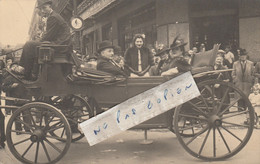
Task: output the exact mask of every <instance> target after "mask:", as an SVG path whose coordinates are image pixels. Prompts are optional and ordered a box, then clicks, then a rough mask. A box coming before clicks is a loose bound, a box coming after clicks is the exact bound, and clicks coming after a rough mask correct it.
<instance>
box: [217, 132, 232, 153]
mask: <svg viewBox="0 0 260 164" xmlns="http://www.w3.org/2000/svg"><path fill="white" fill-rule="evenodd" d="M217 129H218V132H219V134H220V136H221V138H222V140H223V142H224V143H225V145H226V148H227V149H228V152H229V153H231V151H230V148H229V146H228V144H227V142H226V140H225V138H224V136H223V134H222V133H221V131H220V129H219V127H217Z"/></svg>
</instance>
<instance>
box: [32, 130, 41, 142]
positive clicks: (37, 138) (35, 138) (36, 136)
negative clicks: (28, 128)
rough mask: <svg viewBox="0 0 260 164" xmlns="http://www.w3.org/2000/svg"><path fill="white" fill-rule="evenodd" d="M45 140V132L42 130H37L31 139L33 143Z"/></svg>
mask: <svg viewBox="0 0 260 164" xmlns="http://www.w3.org/2000/svg"><path fill="white" fill-rule="evenodd" d="M43 138H44V132H43V130H41V129H36V130H35V131H34V132H33V134H32V135H31V137H30V139H31V141H32V142H37V141H42V140H43Z"/></svg>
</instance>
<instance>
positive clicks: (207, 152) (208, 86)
mask: <svg viewBox="0 0 260 164" xmlns="http://www.w3.org/2000/svg"><path fill="white" fill-rule="evenodd" d="M57 47H58V46H54V45H43V46H41V47H40V48H39V52H38V53H39V54H38V55H39V58H38V63H39V65H40V68H39V75H38V79H37V80H36V81H34V82H29V81H24V80H22V79H20V78H18V77H17V76H16V75H14V74H13V73H12V72H10V71H8V72H9V74H10V75H12V76H13V77H14V78H16V79H17V80H18V81H19V82H20V83H21V84H22V85H23V86H24V87H25V88H26V89H27V90H28V91H29V93H30V95H31V96H32V97H33V99H30V100H27V99H18V98H5V99H6V100H12V101H16V102H17V101H20V102H24V104H25V105H23V106H21V107H16V106H1V107H2V108H12V109H16V110H15V112H14V113H13V115H12V116H11V118H10V120H9V122H8V125H7V130H6V138H7V144H8V147H9V149H10V151H11V153H12V154H13V155H14V156H15V157H16V158H17V159H18V160H19V161H21V162H23V163H56V162H57V161H59V160H60V159H61V158H62V157H63V156H64V155H65V154H66V152H67V151H68V149H69V147H70V144H71V141H77V140H79V139H81V138H82V137H84V134H83V133H82V131H81V130H80V128H79V123H82V122H83V121H85V120H88V119H90V118H91V117H93V116H95V115H96V113H97V112H96V110H95V108H97V106H93V105H90V101H89V100H90V99H92V100H95V101H96V102H97V104H98V106H99V107H100V108H102V109H108V108H110V107H112V106H115V105H117V104H119V103H121V102H123V101H125V100H127V99H129V98H131V97H133V96H135V95H137V94H139V93H142V92H144V91H146V90H148V89H150V88H153V87H155V86H158V85H160V84H162V83H164V82H166V81H168V80H169V79H170V78H173V77H168V76H167V77H161V76H158V77H156V76H154V77H135V78H131V77H129V78H125V77H114V76H111V75H109V74H107V73H105V72H101V71H97V70H91V69H85V68H81V67H80V66H79V64H78V62H77V59H76V58H75V56H73V54H72V58H71V56H67V55H64V54H58V53H56V52H55V49H56V48H57ZM215 50H216V49H215ZM215 50H214V51H212V52H213V53H212V54H214V52H215ZM73 59H74V60H73ZM194 60H195V59H194ZM196 60H198V59H196ZM72 64H76V69H75V71H74V72H73V73H71V74H66V73H65V72H64V66H65V67H66V66H70V65H72ZM226 71H230V70H219V71H213V70H210V69H209V67H204V68H199V69H193V70H192V74H193V78H194V79H195V81H196V83H197V86H198V88H199V91H200V93H201V95H200V96H199V97H196V98H194V99H192V100H190V101H188V102H186V103H184V104H182V105H180V106H178V107H176V108H174V109H171V110H169V111H167V112H165V113H163V114H161V115H159V116H157V117H155V118H152V119H151V120H148V121H146V122H144V123H142V124H140V125H138V126H136V127H134V129H136V128H141V129H154V128H168V129H169V130H171V131H172V132H174V133H175V134H176V136H177V138H178V140H179V142H180V144H181V145H182V146H183V147H184V149H185V150H186V151H187V152H188V153H190V154H191V155H193V156H194V157H197V158H201V159H204V160H222V159H225V158H229V157H231V156H233V155H235V154H236V153H238V152H239V151H240V150H241V149H242V148H243V147H244V146H245V145H246V144H247V142H248V140H249V139H250V136H251V134H252V131H253V127H254V109H253V107H252V105H251V103H250V101H249V100H248V98H247V97H246V96H245V95H244V94H243V93H242V92H241V91H240V90H239V89H238V88H236V87H234V85H232V84H231V83H227V82H223V81H220V80H218V77H220V76H219V75H220V74H221V73H223V72H226ZM2 98H3V97H2ZM241 99H243V100H244V101H245V102H246V104H247V108H246V109H244V108H240V107H238V106H237V102H238V101H239V100H241ZM246 120H249V121H248V124H246V125H245V124H244V121H246ZM16 123H19V124H22V125H23V127H24V129H23V130H16V129H15V124H16ZM25 129H26V130H25ZM17 133H19V134H20V135H19V136H17Z"/></svg>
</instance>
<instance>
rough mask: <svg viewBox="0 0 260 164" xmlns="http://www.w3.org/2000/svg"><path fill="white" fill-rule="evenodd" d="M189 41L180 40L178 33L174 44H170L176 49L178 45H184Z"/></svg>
mask: <svg viewBox="0 0 260 164" xmlns="http://www.w3.org/2000/svg"><path fill="white" fill-rule="evenodd" d="M186 44H187V43H184V42H183V40H180V39H179V35H177V36H176V37H175V38H174V40H173V42H172V44H171V45H170V48H171V49H172V50H173V49H176V48H178V47H184V46H185V45H186Z"/></svg>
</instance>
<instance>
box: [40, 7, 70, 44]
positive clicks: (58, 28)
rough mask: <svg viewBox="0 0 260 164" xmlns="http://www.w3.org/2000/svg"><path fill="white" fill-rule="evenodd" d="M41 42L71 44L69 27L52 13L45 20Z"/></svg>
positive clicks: (58, 16) (57, 15)
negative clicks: (44, 29) (44, 31)
mask: <svg viewBox="0 0 260 164" xmlns="http://www.w3.org/2000/svg"><path fill="white" fill-rule="evenodd" d="M42 41H49V42H53V43H55V44H58V45H70V44H71V35H70V28H69V25H68V24H67V22H66V21H65V20H64V19H63V18H62V17H61V16H60V15H59V14H57V13H56V12H54V11H53V12H52V13H51V14H50V16H49V17H48V18H47V23H46V33H45V34H44V35H43V38H42Z"/></svg>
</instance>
